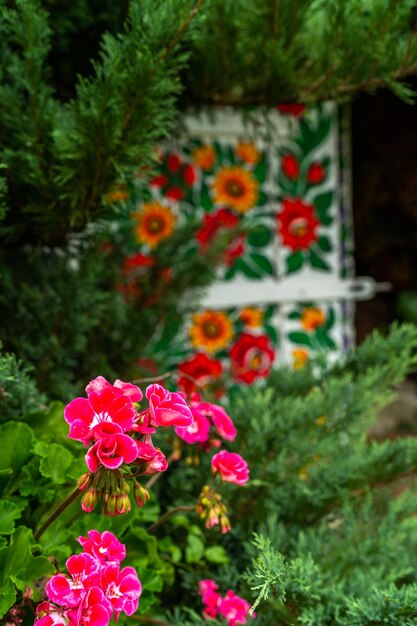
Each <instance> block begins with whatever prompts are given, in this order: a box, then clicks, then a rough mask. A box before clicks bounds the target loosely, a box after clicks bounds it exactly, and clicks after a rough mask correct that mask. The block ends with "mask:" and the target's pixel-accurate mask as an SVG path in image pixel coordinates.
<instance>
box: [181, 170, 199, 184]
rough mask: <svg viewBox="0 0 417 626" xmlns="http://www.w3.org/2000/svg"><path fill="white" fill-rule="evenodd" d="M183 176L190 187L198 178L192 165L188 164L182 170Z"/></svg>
mask: <svg viewBox="0 0 417 626" xmlns="http://www.w3.org/2000/svg"><path fill="white" fill-rule="evenodd" d="M182 177H183V179H184V181H185V182H186V184H187V185H188V186H189V187H191V185H194V183H195V181H196V179H197V175H196V173H195V169H194V168H193V166H192V165H186V166H185V167H184V169H183V171H182Z"/></svg>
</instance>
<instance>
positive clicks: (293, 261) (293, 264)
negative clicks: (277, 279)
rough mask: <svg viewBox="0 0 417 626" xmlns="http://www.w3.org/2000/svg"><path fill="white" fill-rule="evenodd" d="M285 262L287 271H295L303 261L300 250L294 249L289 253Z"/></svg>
mask: <svg viewBox="0 0 417 626" xmlns="http://www.w3.org/2000/svg"><path fill="white" fill-rule="evenodd" d="M286 263H287V273H288V274H290V273H291V272H296V271H297V270H299V269H300V268H301V267H302V266H303V263H304V254H303V253H302V252H301V250H296V251H295V252H293V253H292V254H289V255H288V256H287V258H286Z"/></svg>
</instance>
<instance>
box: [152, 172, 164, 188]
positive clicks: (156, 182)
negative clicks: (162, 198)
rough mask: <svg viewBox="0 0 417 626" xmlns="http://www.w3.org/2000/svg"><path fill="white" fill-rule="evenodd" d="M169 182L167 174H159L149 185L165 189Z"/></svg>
mask: <svg viewBox="0 0 417 626" xmlns="http://www.w3.org/2000/svg"><path fill="white" fill-rule="evenodd" d="M167 182H168V178H167V176H165V174H159V175H158V176H154V177H153V178H152V179H151V180H150V181H149V184H150V185H151V187H164V186H165V185H166V184H167Z"/></svg>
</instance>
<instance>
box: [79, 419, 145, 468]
mask: <svg viewBox="0 0 417 626" xmlns="http://www.w3.org/2000/svg"><path fill="white" fill-rule="evenodd" d="M98 433H99V435H100V437H99V439H98V441H96V443H95V444H94V445H93V446H92V447H91V448H90V449H89V451H88V452H87V454H86V455H85V462H86V463H87V467H88V469H89V470H90V472H96V471H97V470H98V468H99V467H100V465H103V466H104V467H107V469H112V470H114V469H117V468H118V467H120V466H121V465H123V463H133V461H135V460H136V458H137V456H138V446H137V443H136V441H135V440H134V439H132V437H129V435H125V434H124V433H123V432H121V429H120V426H118V425H117V424H112V423H106V424H100V425H99V427H98ZM95 434H96V436H97V433H95ZM106 435H107V436H106Z"/></svg>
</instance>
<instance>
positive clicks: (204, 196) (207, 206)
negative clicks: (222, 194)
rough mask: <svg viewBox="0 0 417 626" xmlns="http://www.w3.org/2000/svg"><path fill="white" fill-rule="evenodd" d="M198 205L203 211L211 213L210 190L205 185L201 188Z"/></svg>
mask: <svg viewBox="0 0 417 626" xmlns="http://www.w3.org/2000/svg"><path fill="white" fill-rule="evenodd" d="M200 204H201V206H202V207H203V209H204V210H205V211H211V210H212V209H213V201H212V199H211V195H210V190H209V188H208V187H207V185H205V184H203V185H202V187H201V196H200Z"/></svg>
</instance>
